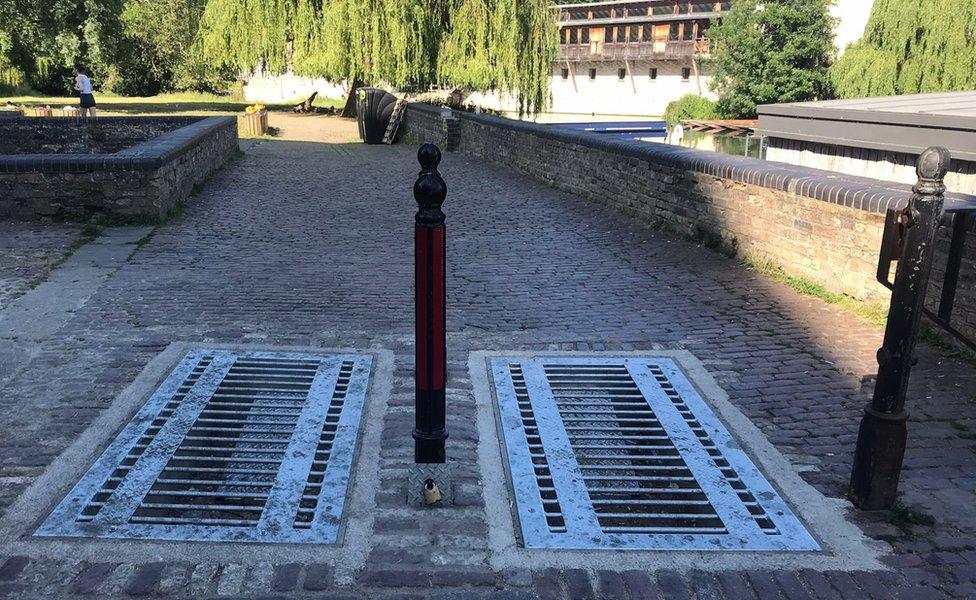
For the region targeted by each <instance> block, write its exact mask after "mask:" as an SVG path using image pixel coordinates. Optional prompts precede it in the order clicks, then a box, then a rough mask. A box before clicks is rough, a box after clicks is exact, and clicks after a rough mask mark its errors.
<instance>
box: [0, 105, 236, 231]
mask: <svg viewBox="0 0 976 600" xmlns="http://www.w3.org/2000/svg"><path fill="white" fill-rule="evenodd" d="M237 151H238V144H237V123H236V121H235V119H234V118H232V117H210V118H204V119H200V118H195V119H188V120H187V122H186V124H185V125H184V126H183V127H180V128H178V129H174V130H172V131H170V132H169V133H164V134H162V135H159V136H158V137H155V138H152V139H150V140H147V141H145V142H142V143H139V144H136V145H134V146H130V147H128V148H126V149H124V150H121V151H119V152H115V153H111V154H60V155H59V154H19V155H0V219H5V218H6V219H21V220H38V219H51V220H85V219H90V218H92V217H97V216H99V215H103V214H115V215H124V216H135V217H148V218H160V217H163V216H165V215H166V214H167V213H169V212H170V211H172V210H173V209H174V208H175V207H176V206H177V205H178V204H179V203H181V202H183V201H185V200H186V199H187V198H188V197H189V196H190V193H191V192H192V190H193V187H194V186H195V185H197V184H199V183H202V182H203V181H204V180H205V179H206V178H207V177H208V176H210V175H211V174H212V173H213V172H214V171H216V170H217V169H218V168H220V166H221V165H222V164H224V162H226V161H227V160H228V159H229V158H230V157H232V156H233V155H234V153H236V152H237Z"/></svg>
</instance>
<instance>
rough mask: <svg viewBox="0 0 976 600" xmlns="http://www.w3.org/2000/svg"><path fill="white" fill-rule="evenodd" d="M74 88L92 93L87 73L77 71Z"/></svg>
mask: <svg viewBox="0 0 976 600" xmlns="http://www.w3.org/2000/svg"><path fill="white" fill-rule="evenodd" d="M75 88H76V89H77V90H78V91H79V92H81V93H82V94H90V93H92V88H91V79H88V75H85V74H84V73H78V76H77V77H75Z"/></svg>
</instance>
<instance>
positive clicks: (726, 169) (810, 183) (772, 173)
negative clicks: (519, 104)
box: [409, 104, 976, 214]
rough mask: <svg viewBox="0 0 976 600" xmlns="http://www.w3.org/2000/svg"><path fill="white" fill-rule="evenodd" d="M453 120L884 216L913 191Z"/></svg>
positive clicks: (586, 136) (750, 161) (975, 207)
mask: <svg viewBox="0 0 976 600" xmlns="http://www.w3.org/2000/svg"><path fill="white" fill-rule="evenodd" d="M409 108H410V109H411V110H418V111H421V112H427V113H436V114H440V112H441V110H442V109H441V108H440V107H437V106H433V105H429V104H410V105H409ZM454 116H456V117H458V118H460V119H462V120H468V121H474V122H476V123H479V124H481V125H485V126H490V127H500V128H503V129H511V130H514V131H519V132H521V133H525V134H528V135H534V136H537V137H542V138H546V139H551V140H554V141H559V142H564V143H568V144H575V145H579V146H586V147H589V148H595V149H598V150H603V151H605V152H613V153H615V154H620V155H622V156H628V157H632V158H637V159H640V160H646V161H648V162H652V163H659V164H665V165H669V166H672V167H676V168H681V169H686V170H689V171H695V172H698V173H705V174H708V175H712V176H714V177H721V178H723V179H731V180H732V181H737V182H739V183H745V184H751V185H758V186H762V187H766V188H771V189H775V190H780V191H784V192H789V193H792V194H797V195H800V196H806V197H808V198H815V199H817V200H822V201H824V202H830V203H833V204H840V205H843V206H848V207H850V208H856V209H859V210H865V211H869V212H875V213H881V214H884V213H885V212H886V211H887V209H888V208H902V207H904V206H905V205H906V204H907V203H908V198H909V197H910V196H911V195H912V186H910V185H905V184H898V183H891V182H887V181H882V180H879V179H870V178H867V177H856V176H853V175H845V174H840V173H832V172H830V171H822V170H819V169H813V168H810V167H801V166H794V165H789V164H786V163H778V162H772V161H766V160H762V159H758V158H749V157H745V156H730V155H727V154H719V153H717V152H708V151H705V150H694V149H691V148H682V147H681V146H673V145H670V144H660V143H654V142H639V141H631V140H620V139H608V138H605V137H603V136H601V135H600V134H597V133H591V132H587V131H578V130H571V129H562V128H559V127H553V126H551V125H541V124H537V123H529V122H526V121H518V120H515V119H506V118H503V117H496V116H493V115H486V114H476V113H468V112H464V111H454ZM945 209H946V212H955V211H976V196H970V195H968V194H958V193H949V194H946V204H945Z"/></svg>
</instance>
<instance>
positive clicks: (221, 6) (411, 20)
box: [201, 0, 557, 111]
mask: <svg viewBox="0 0 976 600" xmlns="http://www.w3.org/2000/svg"><path fill="white" fill-rule="evenodd" d="M556 39H557V38H556V24H555V18H554V15H553V14H552V12H551V10H550V9H549V3H548V2H547V1H546V0H210V1H209V2H208V3H207V7H206V11H205V13H204V17H203V22H202V28H201V40H202V43H203V51H204V54H205V56H206V57H207V58H208V59H210V60H211V61H214V62H216V63H218V64H221V65H226V66H228V67H231V68H234V69H237V70H241V71H250V70H251V69H253V68H254V67H255V66H260V67H263V68H264V69H266V70H267V71H269V72H272V73H283V72H285V71H287V70H289V69H291V70H293V71H294V72H295V73H297V74H299V75H308V76H316V77H325V78H327V79H331V80H334V81H340V80H348V81H366V82H371V83H376V84H380V83H386V84H389V85H393V86H398V87H404V88H412V89H420V88H424V87H427V86H430V85H432V84H448V85H455V86H460V87H466V88H471V89H474V90H488V89H499V90H501V91H503V92H510V93H513V94H515V95H516V96H517V97H518V98H519V99H520V104H521V106H522V108H524V109H526V110H534V111H538V110H541V109H542V108H544V107H545V104H546V101H547V99H548V75H549V68H550V67H549V65H550V61H551V60H552V58H553V56H554V54H555V51H556Z"/></svg>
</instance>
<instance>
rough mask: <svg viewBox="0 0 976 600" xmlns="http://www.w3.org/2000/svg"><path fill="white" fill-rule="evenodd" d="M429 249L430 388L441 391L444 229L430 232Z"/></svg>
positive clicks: (442, 368) (443, 345) (444, 368)
mask: <svg viewBox="0 0 976 600" xmlns="http://www.w3.org/2000/svg"><path fill="white" fill-rule="evenodd" d="M431 247H432V249H433V254H434V256H433V257H432V259H433V267H434V268H433V273H432V281H431V287H432V294H431V298H430V299H431V302H432V303H433V306H431V309H432V313H433V314H432V320H433V323H432V324H433V327H432V329H433V331H432V333H433V337H432V339H431V340H430V343H431V350H432V352H431V366H432V367H433V368H432V371H433V372H432V376H431V386H432V389H435V390H443V389H444V388H445V375H446V373H445V370H446V368H447V364H446V363H447V357H446V356H445V353H446V349H445V345H446V343H447V340H446V339H445V328H446V325H445V312H446V307H445V302H446V298H445V282H444V279H445V261H446V257H445V253H446V249H445V243H444V228H443V227H437V228H435V229H433V230H432V231H431Z"/></svg>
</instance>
